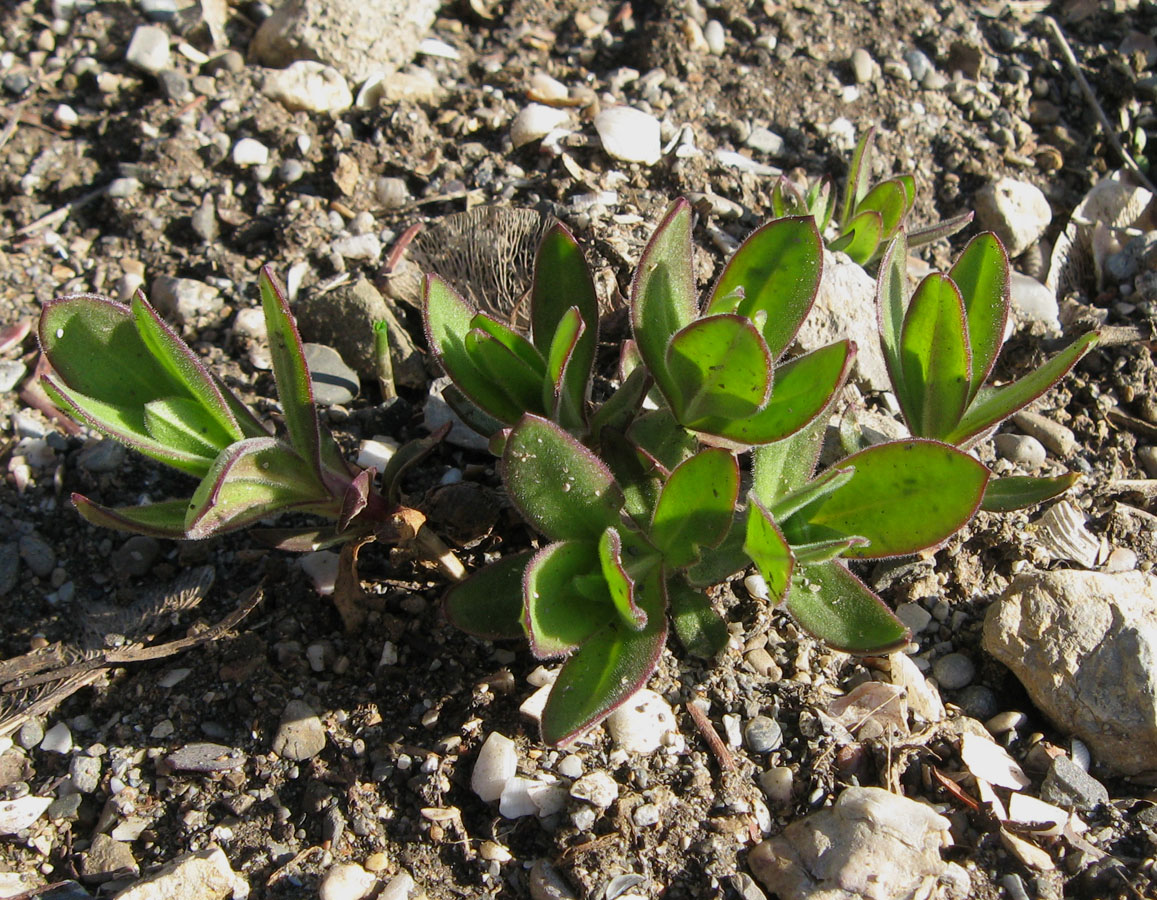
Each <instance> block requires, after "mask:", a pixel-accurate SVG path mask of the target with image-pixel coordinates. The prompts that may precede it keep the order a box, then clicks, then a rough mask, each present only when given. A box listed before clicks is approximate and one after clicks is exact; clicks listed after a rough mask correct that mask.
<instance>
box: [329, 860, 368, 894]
mask: <svg viewBox="0 0 1157 900" xmlns="http://www.w3.org/2000/svg"><path fill="white" fill-rule="evenodd" d="M377 883H378V879H377V877H376V876H374V875H373V874H372V873H370V872H367V871H366V870H365V869H363V868H362V867H361V866H359V865H358V864H357V863H353V862H350V863H338V864H337V865H335V866H333V867H332V868H331V869H330V870H329V871H328V872H326V873H325V877H324V878H322V880H321V884H320V885H319V886H318V889H317V895H318V900H362V898H363V897H366V896H368V895H369V893H370V891H372V890H373V888H374V885H375V884H377Z"/></svg>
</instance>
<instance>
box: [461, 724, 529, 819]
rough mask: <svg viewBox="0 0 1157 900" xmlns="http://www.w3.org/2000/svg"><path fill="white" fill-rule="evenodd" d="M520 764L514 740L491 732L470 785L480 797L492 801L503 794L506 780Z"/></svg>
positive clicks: (479, 754)
mask: <svg viewBox="0 0 1157 900" xmlns="http://www.w3.org/2000/svg"><path fill="white" fill-rule="evenodd" d="M517 766H518V752H517V751H516V750H515V747H514V741H512V740H511V739H510V738H508V737H507V736H506V735H504V734H499V733H498V732H497V731H493V732H491V733H490V737H488V738H487V739H486V743H484V744H483V745H482V749H481V750H480V751H479V753H478V761H477V762H475V763H474V773H473V774H472V775H471V776H470V787H471V788H472V789H473V790H474V793H476V794H477V795H478V796H479V797H481V798H482V799H483V800H485V801H486V802H487V803H490V802H491V801H493V800H497V799H499V798H500V797H501V796H502V791H503V789H504V788H505V787H506V782H508V781H510V779H511V778H513V777H514V772H515V769H516V768H517Z"/></svg>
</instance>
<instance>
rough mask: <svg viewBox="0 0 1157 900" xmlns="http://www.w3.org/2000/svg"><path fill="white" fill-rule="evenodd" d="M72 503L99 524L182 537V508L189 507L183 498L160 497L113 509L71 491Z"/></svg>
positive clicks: (183, 531) (107, 526) (183, 534)
mask: <svg viewBox="0 0 1157 900" xmlns="http://www.w3.org/2000/svg"><path fill="white" fill-rule="evenodd" d="M72 503H73V505H74V506H75V507H76V511H77V512H78V513H80V514H81V515H82V516H83V517H84V518H85V519H86V520H87V521H88V522H91V523H92V524H93V525H99V526H100V527H101V528H112V529H114V530H116V531H131V532H134V533H135V534H147V535H149V536H150V537H158V538H174V539H177V538H183V537H185V511H186V509H187V507H188V501H186V500H162V501H161V502H160V503H146V504H144V505H143V506H122V507H119V508H116V509H113V508H111V507H108V506H102V505H101V504H99V503H93V502H92V501H91V500H89V499H88V497H85V496H84V495H83V494H73V495H72Z"/></svg>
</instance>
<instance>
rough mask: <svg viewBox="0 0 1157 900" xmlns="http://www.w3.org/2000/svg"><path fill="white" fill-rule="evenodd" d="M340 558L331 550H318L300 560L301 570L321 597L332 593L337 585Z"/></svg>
mask: <svg viewBox="0 0 1157 900" xmlns="http://www.w3.org/2000/svg"><path fill="white" fill-rule="evenodd" d="M340 561H341V557H340V556H339V555H338V554H336V553H334V552H333V551H331V550H318V551H316V552H314V553H307V554H305V556H303V557H302V558H301V570H302V571H303V572H305V574H306V575H307V576H309V580H310V581H312V582H313V588H314V590H315V591H317V592H318V593H319V594H321V595H322V596H323V597H328V596H329V595H330V594H332V593H333V589H334V585H336V584H337V570H338V563H339V562H340Z"/></svg>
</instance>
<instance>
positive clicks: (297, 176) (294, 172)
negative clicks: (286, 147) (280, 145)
mask: <svg viewBox="0 0 1157 900" xmlns="http://www.w3.org/2000/svg"><path fill="white" fill-rule="evenodd" d="M304 175H305V166H304V165H303V164H302V163H301V161H300V160H296V159H287V160H285V161H284V162H282V164H281V165H280V166H278V167H277V177H278V178H280V179H281V180H282V181H283V182H285V183H286V184H294V183H296V182H298V181H301V179H302V177H303V176H304Z"/></svg>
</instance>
